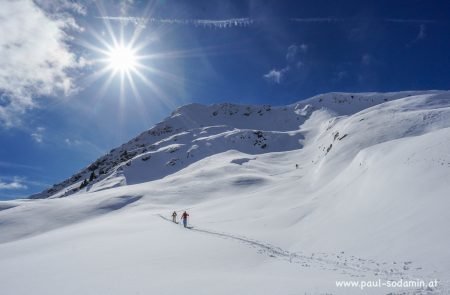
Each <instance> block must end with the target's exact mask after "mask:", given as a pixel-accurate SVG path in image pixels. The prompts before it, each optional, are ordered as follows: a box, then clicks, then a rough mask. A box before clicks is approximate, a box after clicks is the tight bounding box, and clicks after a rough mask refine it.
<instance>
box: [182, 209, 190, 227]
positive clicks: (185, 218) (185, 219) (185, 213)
mask: <svg viewBox="0 0 450 295" xmlns="http://www.w3.org/2000/svg"><path fill="white" fill-rule="evenodd" d="M188 216H189V214H187V212H186V211H184V213H183V214H182V215H181V220H182V221H183V225H184V227H187V219H188Z"/></svg>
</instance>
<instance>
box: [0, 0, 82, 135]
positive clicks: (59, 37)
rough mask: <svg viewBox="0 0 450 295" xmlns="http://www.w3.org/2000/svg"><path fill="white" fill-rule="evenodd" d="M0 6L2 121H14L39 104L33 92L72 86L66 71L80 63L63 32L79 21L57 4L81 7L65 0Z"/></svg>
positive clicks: (65, 90)
mask: <svg viewBox="0 0 450 295" xmlns="http://www.w3.org/2000/svg"><path fill="white" fill-rule="evenodd" d="M55 3H60V4H61V3H66V6H64V5H61V6H57V5H55ZM1 6H2V7H1V9H0V36H1V38H0V125H5V126H13V125H15V124H17V123H18V122H20V116H21V115H23V114H24V113H25V112H26V111H27V110H28V109H32V108H34V107H36V106H37V105H38V102H37V101H36V98H37V97H40V96H53V95H56V94H64V95H67V94H69V93H70V92H71V91H73V90H74V84H73V80H72V78H71V77H70V76H69V74H68V73H67V71H68V70H70V69H75V68H78V67H80V64H79V62H78V58H77V57H76V55H75V54H74V53H72V52H71V50H70V48H69V47H68V45H67V41H68V40H69V36H68V35H67V32H68V31H70V30H80V27H79V26H77V24H76V22H75V20H74V18H73V17H71V16H70V14H69V12H66V11H62V10H61V9H63V8H64V7H66V9H70V10H72V11H74V10H75V11H77V12H79V13H82V12H83V10H82V8H81V6H79V5H77V4H76V3H72V2H70V1H63V0H57V1H56V2H55V1H49V0H48V1H44V0H37V1H36V2H33V1H32V0H3V1H2V5H1ZM44 9H48V11H44Z"/></svg>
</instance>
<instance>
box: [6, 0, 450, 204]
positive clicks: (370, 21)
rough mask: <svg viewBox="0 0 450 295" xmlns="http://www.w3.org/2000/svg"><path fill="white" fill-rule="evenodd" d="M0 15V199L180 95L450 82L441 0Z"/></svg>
mask: <svg viewBox="0 0 450 295" xmlns="http://www.w3.org/2000/svg"><path fill="white" fill-rule="evenodd" d="M0 20H1V22H0V35H1V36H2V40H0V199H11V198H18V197H24V196H27V195H29V194H31V193H35V192H39V191H41V190H43V189H44V188H46V187H47V186H50V185H52V184H54V183H56V182H58V181H61V180H64V179H65V178H67V177H69V176H71V175H72V174H73V173H75V172H76V171H78V170H80V169H81V168H83V167H84V166H86V165H87V164H89V163H90V162H92V161H93V160H95V159H96V158H97V157H99V156H101V155H102V154H104V153H106V152H108V151H109V150H110V149H112V148H114V147H115V146H117V145H120V144H122V143H124V142H125V141H128V140H129V139H130V138H132V137H134V136H135V135H137V134H139V133H140V132H142V131H144V130H146V129H148V128H150V127H151V126H152V125H153V124H155V123H157V122H158V121H160V120H162V119H163V118H164V117H166V116H168V115H169V114H170V112H171V111H173V110H174V109H175V108H176V107H178V106H181V105H183V104H187V103H191V102H199V103H205V104H210V103H218V102H235V103H249V104H266V103H268V104H273V105H281V104H288V103H293V102H295V101H298V100H301V99H304V98H307V97H310V96H312V95H315V94H319V93H323V92H330V91H351V92H358V91H399V90H414V89H449V84H450V54H449V52H450V37H449V34H448V33H449V32H450V2H449V1H419V0H415V1H413V0H410V1H393V0H392V1H360V0H352V1H336V0H335V1H320V0H316V1H302V0H297V1H264V0H249V1H245V0H239V1H225V0H223V1H213V0H205V1H201V0H196V1H186V0H178V1H175V0H155V1H138V0H121V1H119V0H116V1H103V2H101V1H93V0H85V1H78V2H77V1H68V0H52V1H50V0H36V1H31V0H15V1H13V0H4V1H3V2H2V10H1V11H0ZM114 39H116V40H118V41H117V42H118V43H120V42H121V41H120V40H122V44H123V45H124V46H131V45H130V44H133V45H132V46H131V47H132V49H133V50H136V51H135V55H136V56H138V60H137V63H138V67H137V69H136V71H131V72H130V78H129V79H128V78H125V79H124V81H123V83H122V82H121V73H120V71H119V72H117V73H116V74H115V75H113V74H112V73H113V70H112V69H111V68H110V67H109V66H110V65H109V64H108V61H105V59H106V58H107V55H108V50H110V49H111V48H114V41H113V40H114ZM108 48H109V49H108Z"/></svg>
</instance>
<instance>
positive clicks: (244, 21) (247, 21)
mask: <svg viewBox="0 0 450 295" xmlns="http://www.w3.org/2000/svg"><path fill="white" fill-rule="evenodd" d="M97 18H99V19H103V20H109V21H118V22H121V23H123V24H125V25H126V24H133V25H135V26H138V27H142V28H145V27H146V26H147V25H148V24H149V23H150V24H151V23H153V24H169V25H193V26H198V27H205V28H219V29H227V28H232V27H248V26H251V25H255V24H257V23H259V24H261V23H269V22H270V19H266V20H264V19H258V20H256V19H253V18H249V17H244V18H230V19H222V20H213V19H176V18H145V17H134V16H99V17H97ZM371 20H373V21H379V22H388V23H397V24H427V23H442V21H439V20H432V19H400V18H398V19H397V18H380V19H377V18H374V19H371V18H338V17H306V18H289V19H286V21H289V22H293V23H304V24H306V23H310V24H315V23H317V24H319V23H343V22H364V21H371Z"/></svg>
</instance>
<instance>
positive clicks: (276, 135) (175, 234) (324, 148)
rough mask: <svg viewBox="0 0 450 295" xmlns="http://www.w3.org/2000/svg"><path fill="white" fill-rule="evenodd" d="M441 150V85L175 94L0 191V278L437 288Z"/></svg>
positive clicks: (165, 288) (215, 287) (449, 288)
mask: <svg viewBox="0 0 450 295" xmlns="http://www.w3.org/2000/svg"><path fill="white" fill-rule="evenodd" d="M264 145H265V146H264ZM263 146H264V147H263ZM449 146H450V93H449V92H443V91H427V92H398V93H383V94H381V93H359V94H345V93H330V94H324V95H319V96H316V97H313V98H311V99H308V100H305V101H301V102H299V103H296V104H293V105H290V106H286V107H271V106H239V105H231V104H223V105H213V106H202V105H188V106H185V107H182V108H179V109H178V110H176V111H175V112H174V113H173V114H172V115H171V116H170V117H169V118H167V119H166V120H164V121H163V122H161V123H159V124H157V125H156V126H155V127H153V128H152V129H150V130H149V131H146V132H144V133H142V134H141V135H139V136H138V137H136V138H135V139H133V140H131V141H130V142H128V143H127V144H125V145H123V146H121V147H119V148H117V149H115V150H113V151H111V153H109V154H108V155H105V156H104V157H102V158H100V159H99V160H97V161H96V162H94V163H93V165H91V166H89V167H88V168H87V169H85V170H83V171H81V172H80V173H78V174H76V175H74V177H72V178H71V179H69V180H67V181H65V182H63V183H62V184H59V185H56V186H55V187H54V188H53V190H52V191H50V192H49V191H45V192H43V193H42V194H40V195H37V196H34V197H35V198H47V199H39V200H15V201H8V202H1V203H0V229H1V234H0V265H1V266H2V267H1V268H0V283H1V285H2V290H4V292H5V294H30V293H32V294H80V293H82V294H149V293H156V294H172V293H174V292H183V293H187V294H191V293H192V294H212V293H214V294H388V293H390V294H449V293H448V292H450V281H449V277H450V252H449V251H448V249H449V247H450V238H449V235H448V230H447V228H448V225H449V224H450V215H449V214H448V210H449V209H450V200H449V199H448V196H449V195H450V194H449V193H450V187H449V186H448V184H447V181H448V179H449V176H450V149H449ZM125 151H127V152H126V153H125V155H124V152H125ZM144 159H145V160H144ZM296 164H298V168H296ZM94 168H95V169H94ZM101 169H103V174H101V175H100V177H98V178H97V179H96V180H94V181H93V182H91V183H90V184H89V185H88V186H87V187H86V188H83V189H81V190H80V189H77V188H78V187H79V184H80V183H81V181H82V180H83V179H84V178H86V177H89V174H91V172H92V171H94V172H95V173H96V175H98V174H99V171H100V170H101ZM78 176H80V177H78ZM61 196H70V197H66V198H59V197H61ZM173 210H177V211H179V212H180V213H181V212H182V210H188V212H189V213H190V215H191V216H190V224H191V225H193V226H194V228H193V229H191V230H186V229H183V228H182V227H180V226H179V225H176V224H173V223H172V222H170V221H169V220H168V219H169V218H170V214H171V212H172V211H173ZM435 279H436V280H438V281H439V284H438V286H437V287H432V288H428V289H427V288H417V287H413V286H412V287H408V288H388V287H386V286H385V287H381V288H365V289H363V290H361V288H358V287H353V288H351V287H348V288H343V287H337V286H336V281H340V280H355V281H361V280H362V281H367V280H369V281H372V280H373V281H378V280H381V281H382V282H387V281H389V280H393V281H399V280H404V281H408V280H414V281H415V280H424V281H426V282H428V281H432V280H435ZM2 292H3V291H2Z"/></svg>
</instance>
